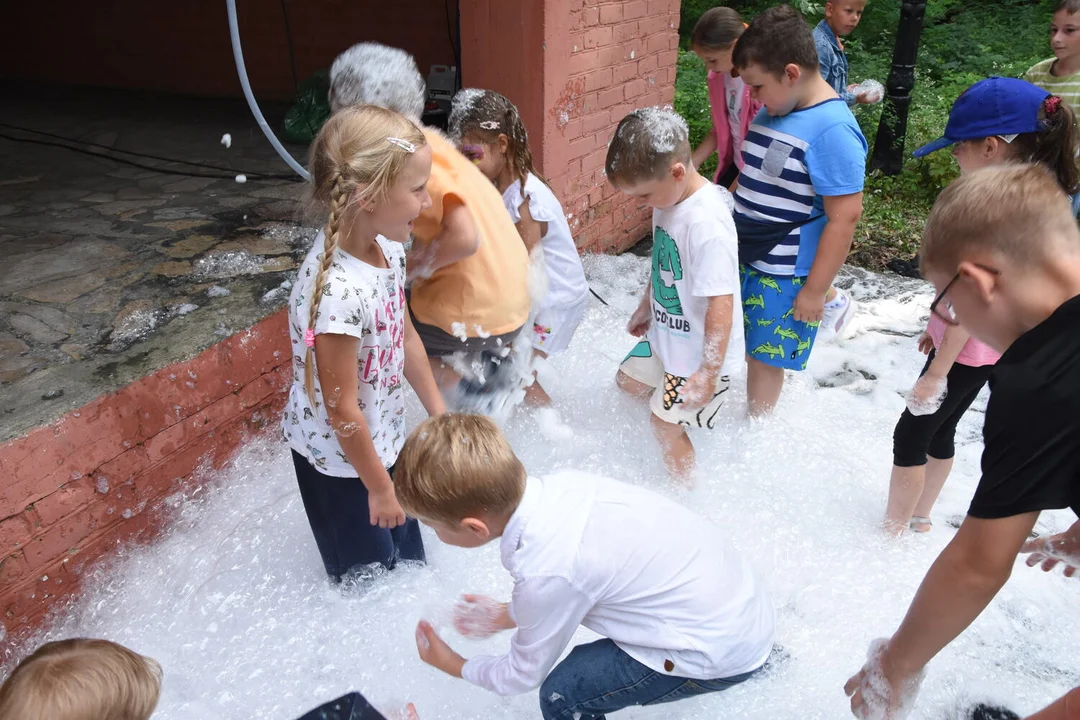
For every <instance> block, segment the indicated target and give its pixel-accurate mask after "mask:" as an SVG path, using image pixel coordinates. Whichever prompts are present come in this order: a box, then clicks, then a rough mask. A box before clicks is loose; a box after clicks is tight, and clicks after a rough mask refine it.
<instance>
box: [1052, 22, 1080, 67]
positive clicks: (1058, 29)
mask: <svg viewBox="0 0 1080 720" xmlns="http://www.w3.org/2000/svg"><path fill="white" fill-rule="evenodd" d="M1050 47H1051V48H1053V50H1054V56H1055V57H1057V59H1058V60H1065V59H1069V58H1074V57H1076V56H1077V55H1080V14H1070V13H1069V12H1068V11H1067V10H1058V11H1057V12H1056V13H1054V17H1053V19H1052V20H1051V21H1050Z"/></svg>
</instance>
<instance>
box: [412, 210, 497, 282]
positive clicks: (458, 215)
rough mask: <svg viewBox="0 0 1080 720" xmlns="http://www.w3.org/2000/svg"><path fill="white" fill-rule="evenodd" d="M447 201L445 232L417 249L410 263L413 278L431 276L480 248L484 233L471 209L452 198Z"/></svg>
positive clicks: (443, 219) (443, 225)
mask: <svg viewBox="0 0 1080 720" xmlns="http://www.w3.org/2000/svg"><path fill="white" fill-rule="evenodd" d="M443 202H444V205H443V218H442V230H441V232H440V233H439V234H438V235H437V236H436V237H435V238H434V239H433V240H432V241H431V242H430V243H426V244H423V245H418V246H414V248H413V251H412V252H411V253H410V254H409V258H408V260H407V263H408V267H409V275H410V276H419V277H427V276H430V275H431V274H432V273H434V272H435V271H436V270H439V269H441V268H444V267H446V266H447V265H452V264H453V263H456V262H457V261H458V260H464V259H465V258H467V257H469V256H470V255H472V254H474V253H475V252H476V251H477V250H478V249H480V233H479V231H478V230H477V229H476V223H475V222H473V218H472V214H471V213H470V212H469V209H468V208H467V207H465V205H463V204H462V203H461V202H459V201H457V200H455V199H454V198H452V197H447V198H445V199H444V201H443Z"/></svg>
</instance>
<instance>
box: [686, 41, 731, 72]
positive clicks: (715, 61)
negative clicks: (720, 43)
mask: <svg viewBox="0 0 1080 720" xmlns="http://www.w3.org/2000/svg"><path fill="white" fill-rule="evenodd" d="M734 49H735V46H734V45H732V46H731V47H729V48H728V49H726V50H710V49H709V48H699V47H695V48H693V50H694V54H695V55H697V56H698V57H699V58H701V62H703V63H705V69H706V70H709V71H710V72H714V73H716V74H718V75H725V74H727V73H730V72H731V68H732V65H731V53H732V51H733V50H734Z"/></svg>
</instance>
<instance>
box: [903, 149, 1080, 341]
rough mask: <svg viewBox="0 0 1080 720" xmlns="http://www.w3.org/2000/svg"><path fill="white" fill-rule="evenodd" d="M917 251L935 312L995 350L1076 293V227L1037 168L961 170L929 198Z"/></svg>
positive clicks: (1063, 199) (1049, 178)
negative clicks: (929, 207) (931, 201)
mask: <svg viewBox="0 0 1080 720" xmlns="http://www.w3.org/2000/svg"><path fill="white" fill-rule="evenodd" d="M920 256H921V261H920V263H921V265H920V266H921V269H922V273H923V276H924V277H926V278H927V279H928V280H929V281H930V282H932V283H933V284H934V287H935V288H936V289H937V292H938V297H937V299H936V301H935V302H936V306H935V312H937V313H939V314H942V315H943V317H946V318H948V317H949V316H951V317H952V321H953V322H956V323H959V324H962V325H963V326H964V328H965V329H967V330H968V331H969V332H970V333H971V334H972V335H973V336H974V337H976V338H978V339H979V340H981V341H982V342H984V343H986V344H987V345H989V346H990V347H992V348H994V349H995V350H998V351H999V352H1003V351H1004V350H1005V349H1007V348H1008V347H1009V345H1011V344H1012V342H1013V341H1014V340H1015V339H1016V338H1017V337H1019V336H1020V335H1022V334H1023V333H1024V332H1026V331H1027V330H1029V329H1031V328H1032V327H1034V326H1035V325H1037V324H1038V323H1039V322H1041V321H1042V320H1045V319H1046V317H1048V316H1049V314H1050V313H1051V312H1052V311H1053V310H1054V309H1056V308H1057V307H1058V306H1059V305H1060V304H1061V303H1062V302H1064V301H1065V300H1067V299H1068V298H1070V297H1072V296H1073V295H1074V294H1076V293H1077V292H1080V229H1078V227H1077V223H1076V218H1075V217H1074V215H1073V212H1072V207H1071V204H1070V202H1069V198H1068V196H1066V195H1065V193H1064V192H1062V190H1061V186H1060V185H1059V184H1058V182H1057V180H1056V179H1055V178H1054V176H1053V175H1051V174H1050V173H1049V172H1048V171H1047V170H1046V168H1044V167H1042V166H1039V165H1032V164H1013V163H1007V164H1002V165H995V166H991V167H987V168H983V169H980V170H975V171H973V172H971V173H965V174H964V175H962V176H961V177H960V178H959V179H957V180H956V181H955V182H953V183H952V184H951V185H950V186H949V187H948V188H946V189H945V190H944V191H943V192H942V193H941V195H940V196H938V199H937V202H936V203H934V209H933V210H932V211H931V213H930V217H929V219H928V220H927V223H926V229H925V231H924V234H923V242H922V248H921V250H920Z"/></svg>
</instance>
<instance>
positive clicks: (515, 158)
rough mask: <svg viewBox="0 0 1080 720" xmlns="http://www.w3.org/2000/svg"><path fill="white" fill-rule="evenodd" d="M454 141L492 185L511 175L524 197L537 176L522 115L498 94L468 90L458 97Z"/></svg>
mask: <svg viewBox="0 0 1080 720" xmlns="http://www.w3.org/2000/svg"><path fill="white" fill-rule="evenodd" d="M450 139H451V140H453V141H454V142H455V143H457V145H458V147H459V148H461V152H462V154H463V155H465V157H467V158H469V159H470V160H472V161H473V162H474V163H476V166H477V167H478V168H480V171H481V172H483V173H484V175H486V176H487V177H488V179H490V180H492V181H494V180H496V179H497V178H498V177H499V175H500V174H502V173H503V172H505V171H509V173H510V177H511V178H512V179H513V180H514V181H515V182H521V189H522V192H523V193H524V191H525V181H526V180H527V179H528V177H529V174H530V173H532V174H537V173H536V168H535V166H534V165H533V156H532V151H530V150H529V133H528V132H526V130H525V123H523V122H522V121H521V114H520V113H519V112H518V109H517V107H515V106H514V103H512V102H510V101H509V100H507V99H506V98H505V97H503V96H502V95H500V94H499V93H497V92H495V91H494V90H477V89H475V88H467V89H465V90H462V91H461V92H459V93H458V94H457V95H455V96H454V105H453V109H452V110H451V111H450Z"/></svg>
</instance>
